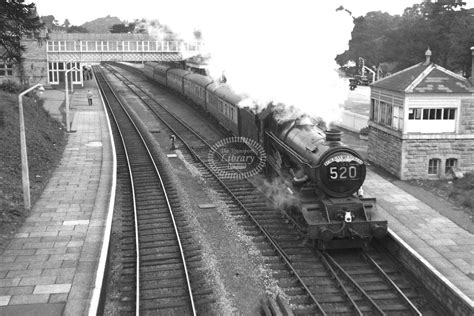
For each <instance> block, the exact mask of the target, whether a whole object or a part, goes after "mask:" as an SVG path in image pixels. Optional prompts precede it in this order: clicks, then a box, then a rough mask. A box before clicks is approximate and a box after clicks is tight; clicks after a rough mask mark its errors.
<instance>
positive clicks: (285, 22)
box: [30, 0, 474, 122]
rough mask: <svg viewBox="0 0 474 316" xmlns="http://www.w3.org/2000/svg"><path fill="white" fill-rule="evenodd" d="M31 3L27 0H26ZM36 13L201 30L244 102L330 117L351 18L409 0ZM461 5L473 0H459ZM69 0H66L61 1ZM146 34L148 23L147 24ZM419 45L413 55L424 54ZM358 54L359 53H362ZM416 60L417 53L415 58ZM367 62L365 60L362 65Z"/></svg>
mask: <svg viewBox="0 0 474 316" xmlns="http://www.w3.org/2000/svg"><path fill="white" fill-rule="evenodd" d="M30 2H31V1H30ZM33 2H35V3H36V5H37V9H38V13H39V15H40V16H41V15H54V17H55V18H56V19H57V20H58V21H59V22H60V24H62V23H63V22H64V19H66V18H67V19H68V20H69V22H70V23H71V24H73V25H81V24H82V23H84V22H87V21H91V20H94V19H96V18H100V17H105V16H107V15H110V16H116V17H118V18H119V19H121V20H128V21H133V20H134V19H137V18H139V19H141V18H146V19H158V20H159V21H160V23H162V24H166V25H168V26H169V27H170V28H171V30H173V31H174V32H176V33H179V35H180V36H181V38H183V39H185V40H190V39H191V38H192V34H193V31H194V30H196V29H199V30H201V31H202V34H203V39H204V40H205V45H206V48H207V50H208V52H209V53H210V54H211V55H212V59H211V64H210V68H211V71H212V73H213V74H214V75H215V77H218V76H220V75H221V74H222V73H223V72H225V75H226V77H227V79H228V83H229V84H230V85H231V86H232V88H233V89H234V90H235V91H236V92H238V93H245V94H248V95H250V96H252V98H251V99H249V100H247V101H246V102H247V103H246V104H247V105H249V104H253V105H256V106H258V107H264V106H265V105H266V104H268V102H274V103H284V104H286V105H288V106H293V107H294V108H295V109H296V111H295V112H297V113H300V112H303V113H307V114H310V115H312V116H318V117H322V118H323V119H325V120H326V121H327V122H331V121H338V120H340V117H341V111H342V104H343V103H344V100H345V99H346V98H347V93H348V91H349V89H348V87H347V81H344V80H342V79H341V78H340V77H339V76H338V74H337V72H336V71H335V69H337V68H338V66H337V64H336V62H335V61H334V58H335V56H336V55H337V54H340V53H342V52H344V51H345V50H346V49H347V48H348V42H349V40H350V36H351V35H350V34H351V31H352V28H353V23H352V18H351V17H350V15H349V14H348V13H347V12H345V11H339V12H336V8H337V7H339V6H340V5H343V6H344V7H345V8H346V9H348V10H350V11H352V14H353V15H354V16H360V15H365V14H366V13H367V12H369V11H384V12H388V13H390V14H392V15H395V14H402V13H403V10H404V9H405V8H406V7H411V5H412V4H414V3H418V2H419V1H415V0H397V1H393V0H360V1H356V0H352V1H351V0H329V1H315V0H294V1H289V0H234V1H223V0H172V1H170V0H166V1H165V0H133V1H116V0H115V1H112V0H102V1H98V0H81V1H74V2H68V4H66V1H64V0H35V1H33ZM467 2H468V5H467V6H466V7H467V8H471V7H474V5H473V4H474V0H467ZM69 3H70V4H69ZM149 32H150V33H152V32H153V30H149ZM423 54H424V52H420V58H421V59H423V58H424V55H423ZM362 57H363V56H362ZM420 61H421V60H420ZM368 66H371V65H368Z"/></svg>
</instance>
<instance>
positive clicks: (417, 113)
mask: <svg viewBox="0 0 474 316" xmlns="http://www.w3.org/2000/svg"><path fill="white" fill-rule="evenodd" d="M408 119H409V120H421V109H419V108H416V109H413V108H411V109H409V110H408Z"/></svg>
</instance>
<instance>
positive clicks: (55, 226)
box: [0, 80, 115, 315]
mask: <svg viewBox="0 0 474 316" xmlns="http://www.w3.org/2000/svg"><path fill="white" fill-rule="evenodd" d="M89 89H90V90H91V92H92V93H93V95H94V97H93V105H92V106H89V105H88V100H87V91H88V90H89ZM43 98H44V99H45V100H44V106H45V108H46V110H47V111H48V112H49V113H50V114H51V116H53V117H56V118H61V116H62V115H63V114H64V105H63V102H64V91H61V90H47V91H45V92H44V96H43ZM70 98H71V99H70V100H71V102H70V109H71V115H70V117H71V120H72V127H71V133H69V134H68V140H67V145H66V148H65V150H64V154H63V157H62V159H61V161H60V165H59V166H58V168H57V169H56V170H55V171H54V172H53V174H52V176H51V179H50V180H49V182H48V184H47V186H46V188H45V190H44V191H43V193H42V195H41V196H40V198H39V199H38V200H37V201H36V203H35V204H34V206H33V207H32V210H31V212H30V215H29V216H28V218H27V219H26V220H25V222H24V223H23V225H22V227H21V228H20V229H19V230H18V231H17V233H16V234H15V235H14V237H13V238H12V240H11V241H10V242H9V244H8V245H7V247H6V248H5V249H4V250H3V252H2V254H1V257H0V315H84V314H87V313H88V311H89V307H90V303H91V298H92V297H93V292H94V290H97V287H96V271H98V270H99V271H100V270H101V269H98V266H99V258H100V254H101V251H102V244H103V239H104V232H105V230H106V223H107V216H108V213H109V207H110V203H111V200H112V199H111V197H112V196H113V194H114V193H113V192H114V191H112V187H113V179H114V174H115V170H114V163H113V162H114V157H113V150H112V143H111V140H112V138H111V135H110V133H109V129H108V122H107V117H106V114H105V110H104V107H103V105H102V102H101V99H100V97H99V92H98V89H97V86H96V83H95V80H89V81H85V82H84V87H82V88H77V87H76V88H75V89H74V93H73V95H72V97H70Z"/></svg>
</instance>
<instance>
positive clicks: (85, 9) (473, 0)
mask: <svg viewBox="0 0 474 316" xmlns="http://www.w3.org/2000/svg"><path fill="white" fill-rule="evenodd" d="M299 1H300V0H296V1H295V2H294V3H298V2H299ZM465 1H466V2H467V5H466V6H465V7H466V8H472V7H474V0H465ZM26 2H34V3H36V5H37V8H38V11H39V14H40V15H54V16H55V18H56V19H57V20H59V21H60V22H61V23H62V22H64V19H66V18H67V19H69V21H70V22H71V23H72V24H73V25H81V24H83V23H84V22H88V21H91V20H93V19H96V18H99V17H104V16H107V15H111V16H117V17H118V18H119V19H121V20H129V21H131V20H133V19H136V18H154V19H159V20H160V21H161V20H163V21H167V22H168V20H173V19H177V18H182V16H183V15H184V16H185V18H186V19H191V20H199V17H202V18H204V17H206V16H208V15H209V14H210V13H206V11H211V10H210V8H213V9H214V10H212V11H214V12H215V13H218V14H226V13H229V11H228V10H227V9H226V7H227V4H226V1H222V0H220V1H219V0H173V1H169V0H133V1H116V0H102V1H97V0H81V1H79V2H73V3H74V7H72V4H71V5H66V1H64V0H33V1H31V0H27V1H26ZM234 2H238V3H239V4H240V5H241V6H244V5H246V4H248V7H249V8H252V6H253V4H255V2H256V1H246V0H243V1H234ZM283 2H285V1H282V0H276V1H275V3H283ZM286 2H289V1H286ZM330 2H332V3H333V6H334V7H337V6H339V5H340V4H342V5H344V6H345V7H346V8H347V9H349V10H350V11H352V13H353V14H354V15H356V16H359V15H364V14H365V13H367V12H369V11H379V10H380V11H384V12H388V13H390V14H392V15H394V14H402V13H403V10H404V9H405V8H406V7H410V6H411V5H412V4H414V3H419V2H421V0H420V1H416V0H397V1H393V0H339V1H338V0H330ZM227 3H231V2H229V1H227ZM318 6H319V4H318V3H317V2H316V1H314V2H313V8H314V10H317V9H318ZM271 7H272V6H271V5H269V6H268V8H271ZM200 8H201V9H200ZM249 10H251V9H249ZM262 14H271V10H270V9H268V10H266V12H262Z"/></svg>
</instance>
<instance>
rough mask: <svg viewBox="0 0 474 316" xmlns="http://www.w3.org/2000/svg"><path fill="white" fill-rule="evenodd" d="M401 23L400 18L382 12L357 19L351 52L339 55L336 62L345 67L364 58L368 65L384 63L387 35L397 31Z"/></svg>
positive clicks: (350, 45) (350, 46) (353, 31)
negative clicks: (390, 31)
mask: <svg viewBox="0 0 474 316" xmlns="http://www.w3.org/2000/svg"><path fill="white" fill-rule="evenodd" d="M399 23H400V17H399V16H395V17H393V16H391V15H390V14H388V13H382V12H381V11H374V12H368V13H367V14H366V16H364V17H362V16H360V17H357V18H355V19H354V29H353V30H352V33H351V34H352V38H351V40H350V41H349V50H347V51H345V52H344V53H342V54H340V55H338V56H337V57H336V61H337V62H338V63H339V65H345V64H346V63H347V62H348V61H357V60H358V59H359V57H363V58H364V59H365V60H366V61H367V64H368V65H378V64H380V63H381V62H383V61H384V60H383V55H384V45H385V41H386V34H387V32H388V31H389V30H393V29H396V28H397V27H398V25H399Z"/></svg>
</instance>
